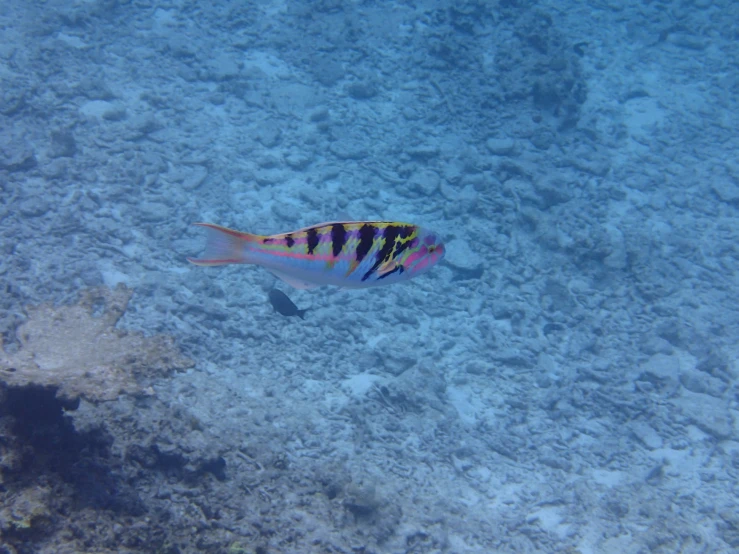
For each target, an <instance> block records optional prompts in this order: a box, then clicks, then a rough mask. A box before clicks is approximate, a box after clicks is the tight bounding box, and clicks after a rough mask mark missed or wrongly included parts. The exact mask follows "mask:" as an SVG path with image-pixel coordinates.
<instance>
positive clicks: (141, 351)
mask: <svg viewBox="0 0 739 554" xmlns="http://www.w3.org/2000/svg"><path fill="white" fill-rule="evenodd" d="M132 294H133V291H132V290H131V289H129V288H127V287H125V286H124V285H122V284H120V285H118V286H117V287H116V288H115V289H114V290H110V289H107V288H104V287H100V288H95V289H90V290H87V291H85V292H83V293H82V295H81V299H80V301H79V303H78V304H74V305H70V306H53V305H51V304H43V305H40V306H29V307H27V308H26V313H27V316H28V319H27V321H26V322H25V323H23V324H22V325H21V326H20V327H19V328H18V331H17V333H16V334H17V337H18V341H19V343H20V348H19V349H18V351H17V352H15V353H8V352H6V350H5V348H4V345H3V342H2V338H0V380H1V381H5V382H6V383H7V384H8V385H9V386H11V387H22V386H27V385H31V384H33V385H39V386H43V387H54V388H55V389H56V390H57V396H58V397H59V398H60V399H61V400H69V401H74V400H76V399H78V398H84V399H86V400H89V401H91V402H97V401H103V400H112V399H114V398H116V397H118V396H119V395H120V394H121V393H128V394H141V393H143V392H145V389H144V386H143V385H142V384H141V383H140V381H139V379H138V377H139V376H143V375H146V376H147V377H153V376H163V375H166V374H168V373H170V372H171V371H173V370H182V369H186V368H189V367H191V366H192V365H193V362H192V361H191V360H189V359H187V358H185V357H183V356H182V355H181V354H180V352H179V351H178V349H177V347H176V346H175V344H174V341H173V340H172V339H171V338H170V337H166V336H154V337H145V336H144V335H143V334H142V333H139V332H132V331H123V330H121V329H116V327H115V326H116V324H117V323H118V321H119V320H120V318H121V317H122V316H123V314H124V312H125V311H126V307H127V306H128V302H129V300H130V299H131V295H132ZM97 312H101V313H99V314H98V313H97Z"/></svg>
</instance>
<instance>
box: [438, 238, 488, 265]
mask: <svg viewBox="0 0 739 554" xmlns="http://www.w3.org/2000/svg"><path fill="white" fill-rule="evenodd" d="M445 247H446V257H445V258H444V260H445V261H446V262H447V263H448V264H449V265H451V266H452V268H454V269H458V270H461V271H466V272H469V271H477V270H478V269H479V268H480V267H481V266H482V262H481V261H480V257H479V256H478V255H477V254H475V253H474V252H473V251H472V248H470V245H469V244H468V243H467V241H466V240H463V239H452V240H451V241H449V242H447V243H446V245H445Z"/></svg>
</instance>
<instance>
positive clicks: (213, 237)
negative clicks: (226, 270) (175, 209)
mask: <svg viewBox="0 0 739 554" xmlns="http://www.w3.org/2000/svg"><path fill="white" fill-rule="evenodd" d="M193 225H197V226H199V227H205V229H206V231H207V235H206V242H205V252H203V256H202V257H200V258H187V261H188V262H190V263H191V264H195V265H203V266H213V265H226V264H245V263H249V260H248V258H247V256H246V254H247V252H248V245H249V244H250V243H253V242H255V241H257V240H259V238H260V237H259V236H258V235H251V234H249V233H242V232H240V231H234V230H233V229H229V228H228V227H221V226H220V225H214V224H212V223H194V224H193Z"/></svg>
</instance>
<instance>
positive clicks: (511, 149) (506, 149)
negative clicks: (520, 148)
mask: <svg viewBox="0 0 739 554" xmlns="http://www.w3.org/2000/svg"><path fill="white" fill-rule="evenodd" d="M485 146H487V148H488V150H489V151H490V153H491V154H495V155H496V156H511V155H513V154H515V152H516V142H515V141H514V140H513V139H510V138H504V139H498V138H490V139H488V140H487V142H486V143H485Z"/></svg>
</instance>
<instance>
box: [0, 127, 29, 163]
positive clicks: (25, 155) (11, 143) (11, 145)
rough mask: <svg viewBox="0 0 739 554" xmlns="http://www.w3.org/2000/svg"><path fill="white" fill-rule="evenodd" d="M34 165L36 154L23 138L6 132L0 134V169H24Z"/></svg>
mask: <svg viewBox="0 0 739 554" xmlns="http://www.w3.org/2000/svg"><path fill="white" fill-rule="evenodd" d="M35 166H36V156H35V155H34V152H33V149H32V148H31V145H30V144H29V143H28V142H27V141H26V140H25V139H24V138H22V137H20V136H17V135H15V134H11V133H8V134H6V132H3V133H1V134H0V169H7V170H8V171H26V170H28V169H32V168H33V167H35Z"/></svg>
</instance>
